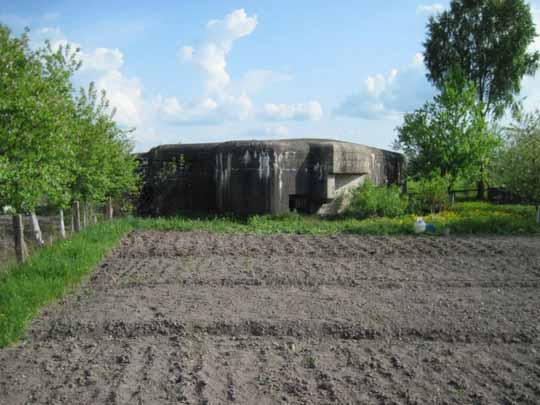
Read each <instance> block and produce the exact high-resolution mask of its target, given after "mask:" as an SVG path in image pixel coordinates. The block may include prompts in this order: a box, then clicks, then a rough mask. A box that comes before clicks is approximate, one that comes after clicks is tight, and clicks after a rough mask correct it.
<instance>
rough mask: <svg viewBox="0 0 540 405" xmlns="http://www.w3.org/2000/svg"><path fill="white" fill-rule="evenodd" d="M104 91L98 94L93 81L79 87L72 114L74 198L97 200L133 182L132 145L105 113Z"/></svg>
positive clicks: (130, 186) (124, 189)
mask: <svg viewBox="0 0 540 405" xmlns="http://www.w3.org/2000/svg"><path fill="white" fill-rule="evenodd" d="M108 111H109V103H108V101H107V98H106V94H105V92H101V93H100V94H98V91H97V89H96V87H95V85H94V84H93V83H90V85H89V87H88V89H87V90H85V89H81V90H80V93H79V95H78V97H77V113H76V117H75V132H76V139H75V142H74V143H75V145H74V149H75V153H76V161H77V165H76V167H75V172H74V182H73V186H72V190H73V194H74V198H76V199H80V200H82V201H85V202H92V201H93V202H101V201H103V200H105V198H107V197H119V196H120V195H121V194H122V193H124V192H129V191H133V190H134V189H135V188H136V185H137V177H136V175H135V170H136V161H135V158H134V156H133V155H132V154H131V150H132V144H131V143H130V142H129V140H128V138H127V135H128V133H129V131H126V130H122V129H120V128H119V127H118V125H117V124H116V123H115V122H114V120H113V117H114V110H113V111H112V112H111V113H109V112H108Z"/></svg>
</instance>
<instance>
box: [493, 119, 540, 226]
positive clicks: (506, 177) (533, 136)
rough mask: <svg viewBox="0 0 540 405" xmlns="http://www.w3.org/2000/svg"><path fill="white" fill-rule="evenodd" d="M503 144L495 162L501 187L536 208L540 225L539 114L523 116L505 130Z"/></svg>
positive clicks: (537, 220)
mask: <svg viewBox="0 0 540 405" xmlns="http://www.w3.org/2000/svg"><path fill="white" fill-rule="evenodd" d="M505 140H506V143H505V145H504V147H503V148H502V151H501V154H500V156H499V159H497V161H496V163H495V167H496V178H497V179H498V181H499V182H500V184H501V185H502V186H503V187H505V188H506V189H508V190H509V191H510V192H512V193H513V194H515V195H516V196H518V197H519V198H520V199H523V200H524V201H525V202H528V203H530V204H534V205H535V206H536V222H537V223H540V112H539V111H537V112H536V113H534V114H528V115H525V116H524V117H522V118H521V119H520V121H519V122H518V123H517V124H516V125H513V126H511V127H510V128H508V129H507V130H506V139H505Z"/></svg>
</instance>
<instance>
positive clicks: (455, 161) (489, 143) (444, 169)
mask: <svg viewBox="0 0 540 405" xmlns="http://www.w3.org/2000/svg"><path fill="white" fill-rule="evenodd" d="M397 131H398V139H397V140H396V143H395V145H394V147H395V148H396V149H401V150H403V151H404V153H405V155H406V157H407V159H408V171H409V175H411V176H413V177H414V176H416V177H431V176H432V175H439V176H442V177H447V178H448V180H449V186H450V187H451V186H452V185H453V183H454V182H455V181H456V179H457V178H458V177H460V176H467V174H469V173H472V172H477V171H478V170H479V168H480V167H482V166H484V165H486V164H487V163H488V161H489V158H490V156H491V153H492V150H493V149H494V148H495V147H496V145H497V144H498V138H497V136H496V135H495V133H494V132H492V131H490V130H489V128H488V126H487V124H486V120H485V117H484V114H483V104H482V103H478V102H477V100H476V88H475V86H474V84H473V83H471V82H465V84H463V81H462V80H460V79H459V78H457V79H456V78H454V79H452V80H450V81H448V82H447V83H445V85H444V86H443V88H442V91H441V93H440V94H439V95H437V96H436V97H435V98H434V100H433V101H428V102H426V103H425V104H424V106H423V107H421V108H420V109H418V110H416V111H415V112H413V113H409V114H406V115H405V117H404V123H403V125H401V126H400V127H398V128H397Z"/></svg>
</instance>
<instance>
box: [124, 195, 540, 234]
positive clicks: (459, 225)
mask: <svg viewBox="0 0 540 405" xmlns="http://www.w3.org/2000/svg"><path fill="white" fill-rule="evenodd" d="M416 217H417V216H416V215H404V216H401V217H398V218H368V219H362V220H359V219H355V218H337V219H332V220H328V219H320V218H318V217H316V216H303V215H298V214H287V215H281V216H253V217H250V218H247V219H239V218H232V217H215V218H204V219H196V218H195V219H194V218H189V217H182V216H180V217H175V218H149V219H140V218H136V219H133V220H132V224H133V227H134V228H136V229H157V230H176V231H194V230H204V231H209V232H250V233H260V234H271V233H297V234H316V235H327V234H336V233H347V234H356V235H406V234H412V233H413V225H414V222H415V220H416ZM424 219H425V220H426V222H428V223H431V224H433V225H435V229H436V231H435V233H436V234H440V233H442V231H443V230H444V229H445V228H448V229H449V230H450V233H451V234H453V235H470V234H476V235H534V234H540V225H538V224H536V223H535V222H534V208H533V207H529V206H522V205H494V204H489V203H481V202H480V203H479V202H463V203H457V204H455V205H454V206H453V208H452V209H451V210H449V211H445V212H442V213H440V214H433V215H428V216H425V217H424Z"/></svg>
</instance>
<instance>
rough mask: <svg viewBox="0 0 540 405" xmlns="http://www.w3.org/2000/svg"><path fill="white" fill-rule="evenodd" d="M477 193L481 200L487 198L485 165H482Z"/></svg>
mask: <svg viewBox="0 0 540 405" xmlns="http://www.w3.org/2000/svg"><path fill="white" fill-rule="evenodd" d="M477 190H478V191H477V195H476V198H477V199H478V200H480V201H483V200H485V199H486V182H485V181H484V165H482V166H481V167H480V180H478V188H477Z"/></svg>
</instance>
